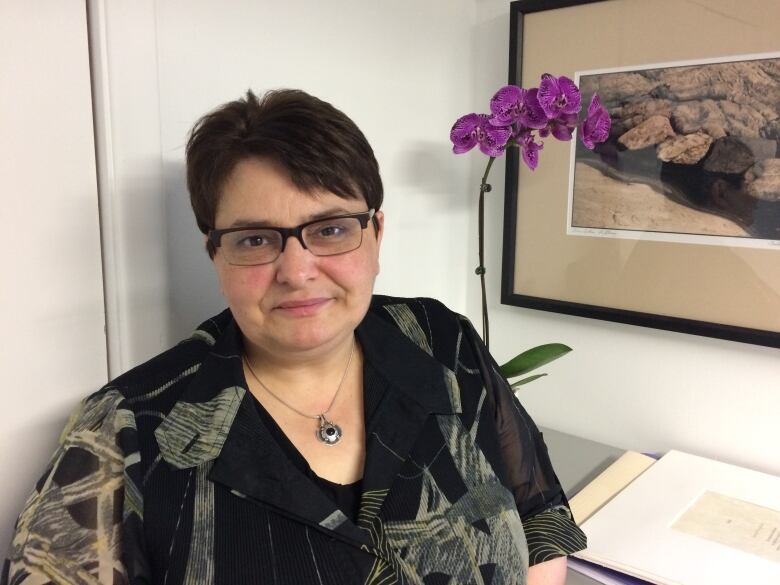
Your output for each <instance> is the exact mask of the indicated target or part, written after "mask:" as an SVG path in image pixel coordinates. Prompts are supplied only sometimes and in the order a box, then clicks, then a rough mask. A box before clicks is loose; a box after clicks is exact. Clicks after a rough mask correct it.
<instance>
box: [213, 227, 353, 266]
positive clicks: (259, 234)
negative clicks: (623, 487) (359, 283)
mask: <svg viewBox="0 0 780 585" xmlns="http://www.w3.org/2000/svg"><path fill="white" fill-rule="evenodd" d="M301 237H302V238H303V245H304V246H305V247H306V248H307V249H308V250H309V251H310V252H311V253H312V254H314V255H315V256H333V255H336V254H344V253H346V252H351V251H352V250H355V249H356V248H359V247H360V244H361V243H362V240H363V227H362V225H361V223H360V220H359V219H358V218H356V217H341V218H335V219H324V220H322V221H318V222H316V223H312V224H309V225H307V226H306V227H305V228H303V230H302V232H301ZM284 246H285V242H284V241H283V238H282V234H280V233H279V232H278V231H276V230H274V229H270V228H268V229H264V228H250V229H245V230H239V231H235V232H229V233H226V234H224V235H223V236H222V250H223V251H224V253H225V255H226V256H227V260H228V262H230V263H231V264H236V265H239V266H241V265H244V266H250V265H255V264H267V263H269V262H273V261H274V260H276V259H277V258H278V257H279V254H281V253H282V250H283V248H284Z"/></svg>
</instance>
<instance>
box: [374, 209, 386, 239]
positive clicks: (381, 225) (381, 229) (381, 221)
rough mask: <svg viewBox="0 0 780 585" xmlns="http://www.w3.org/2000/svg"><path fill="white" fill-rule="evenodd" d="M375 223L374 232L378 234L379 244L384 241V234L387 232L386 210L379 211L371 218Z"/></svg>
mask: <svg viewBox="0 0 780 585" xmlns="http://www.w3.org/2000/svg"><path fill="white" fill-rule="evenodd" d="M371 222H372V223H373V224H374V233H375V234H376V243H377V245H379V244H381V243H382V235H383V234H384V233H385V213H384V211H377V212H376V213H375V214H374V217H373V218H372V219H371Z"/></svg>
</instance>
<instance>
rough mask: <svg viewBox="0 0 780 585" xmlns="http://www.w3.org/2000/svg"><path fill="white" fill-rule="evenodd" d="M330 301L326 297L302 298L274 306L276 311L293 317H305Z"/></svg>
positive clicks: (316, 311)
mask: <svg viewBox="0 0 780 585" xmlns="http://www.w3.org/2000/svg"><path fill="white" fill-rule="evenodd" d="M329 302H330V299H329V298H327V297H317V298H311V299H302V300H297V301H284V302H281V303H279V304H278V305H277V306H276V309H277V310H278V311H282V313H283V314H285V315H290V316H294V317H307V316H309V315H315V314H316V313H318V312H319V311H320V310H321V309H322V308H324V307H325V305H327V304H328V303H329Z"/></svg>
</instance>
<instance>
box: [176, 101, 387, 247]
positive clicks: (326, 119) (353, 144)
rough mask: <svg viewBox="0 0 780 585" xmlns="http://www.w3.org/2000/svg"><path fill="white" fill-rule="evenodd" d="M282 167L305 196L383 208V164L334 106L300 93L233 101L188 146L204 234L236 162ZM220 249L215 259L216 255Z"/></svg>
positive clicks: (190, 183)
mask: <svg viewBox="0 0 780 585" xmlns="http://www.w3.org/2000/svg"><path fill="white" fill-rule="evenodd" d="M255 157H257V158H267V159H270V160H273V161H274V162H276V163H277V164H279V165H281V167H282V168H284V169H285V170H286V171H287V172H288V173H289V177H290V180H291V181H292V183H293V184H294V185H295V186H296V187H297V188H299V189H301V190H302V191H314V190H318V189H324V190H326V191H330V192H331V193H335V194H336V195H338V196H339V197H343V198H344V199H360V198H362V199H364V200H365V202H366V203H367V204H368V207H369V208H370V209H377V210H378V209H379V208H380V207H381V205H382V197H383V191H382V179H381V178H380V176H379V165H378V164H377V162H376V158H375V157H374V151H373V150H372V149H371V146H370V145H369V144H368V140H366V137H365V136H364V135H363V133H362V132H361V131H360V129H359V128H358V127H357V125H356V124H355V123H354V122H353V121H352V120H351V119H350V118H349V117H347V116H346V115H345V114H344V113H343V112H341V111H340V110H338V109H336V108H334V107H333V106H332V105H331V104H329V103H328V102H325V101H322V100H320V99H318V98H316V97H314V96H312V95H309V94H308V93H306V92H304V91H300V90H295V89H279V90H272V91H269V92H267V93H266V94H265V95H263V96H262V98H260V99H258V97H257V96H256V95H255V94H254V93H252V91H251V90H249V91H247V93H246V96H245V97H243V98H241V99H238V100H236V101H232V102H228V103H226V104H224V105H222V106H220V107H219V108H217V109H216V110H214V111H212V112H210V113H208V114H206V115H205V116H203V117H202V118H201V119H200V120H198V121H197V122H196V123H195V126H193V128H192V131H191V132H190V136H189V140H188V141H187V149H186V159H187V188H188V189H189V192H190V203H191V204H192V210H193V211H194V212H195V219H196V221H197V223H198V228H199V229H200V231H201V232H203V233H204V234H205V233H208V231H209V230H210V229H213V228H214V227H215V226H214V219H215V217H216V214H217V206H218V205H219V200H220V197H221V195H222V189H223V187H224V185H225V182H226V181H227V179H228V177H229V176H230V174H231V173H232V172H233V170H234V169H235V167H236V165H237V164H238V163H240V162H241V161H243V160H246V159H251V158H255ZM213 252H214V251H213V250H211V249H210V250H209V254H210V255H211V256H212V257H213Z"/></svg>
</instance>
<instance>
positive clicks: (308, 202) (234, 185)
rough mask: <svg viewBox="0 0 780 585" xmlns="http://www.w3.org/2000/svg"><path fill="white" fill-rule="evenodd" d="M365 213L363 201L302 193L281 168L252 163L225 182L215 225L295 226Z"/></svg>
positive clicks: (242, 165)
mask: <svg viewBox="0 0 780 585" xmlns="http://www.w3.org/2000/svg"><path fill="white" fill-rule="evenodd" d="M365 210H366V203H365V201H363V200H362V199H345V198H343V197H340V196H338V195H336V194H335V193H331V192H329V191H325V190H319V191H303V190H301V189H299V188H298V187H297V186H295V185H294V184H293V183H292V181H291V180H290V178H289V176H288V175H287V174H286V173H285V172H283V171H282V170H280V169H279V167H278V165H276V164H273V163H269V162H268V161H265V160H262V159H250V160H247V161H242V162H241V163H239V164H238V165H236V168H235V169H234V171H233V173H231V175H230V177H229V178H228V180H227V181H226V183H225V186H224V188H223V189H222V196H221V197H220V201H219V205H218V206H217V214H216V224H217V227H218V228H225V227H234V226H239V225H245V224H250V223H252V224H267V225H274V226H280V227H281V226H287V225H290V226H294V225H298V224H301V223H304V222H306V221H311V220H313V219H320V218H323V217H328V216H332V215H339V214H344V213H354V212H358V211H365Z"/></svg>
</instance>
